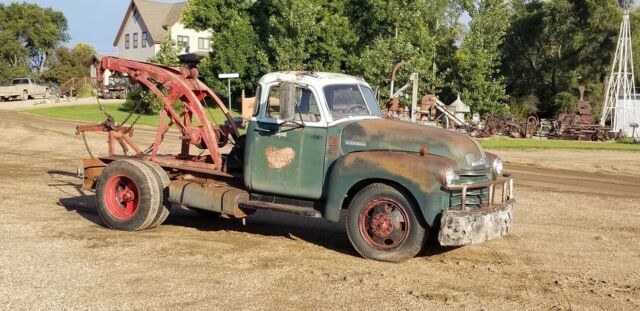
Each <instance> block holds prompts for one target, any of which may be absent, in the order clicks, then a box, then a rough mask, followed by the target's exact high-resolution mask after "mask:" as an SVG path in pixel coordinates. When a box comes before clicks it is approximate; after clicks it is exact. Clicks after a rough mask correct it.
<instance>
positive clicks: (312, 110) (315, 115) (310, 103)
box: [267, 86, 322, 122]
mask: <svg viewBox="0 0 640 311" xmlns="http://www.w3.org/2000/svg"><path fill="white" fill-rule="evenodd" d="M295 100H296V106H297V107H298V109H297V111H296V119H299V118H300V117H301V118H302V120H301V121H304V122H319V121H320V120H321V119H322V118H321V117H320V109H319V108H318V101H317V100H316V97H315V95H314V94H313V92H312V91H311V90H310V89H307V88H302V87H298V88H296V96H295ZM267 114H268V115H269V117H270V118H273V119H279V118H280V87H279V86H273V87H271V89H270V90H269V98H268V99H267Z"/></svg>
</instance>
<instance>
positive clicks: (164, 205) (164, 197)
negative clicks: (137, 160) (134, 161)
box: [141, 161, 171, 228]
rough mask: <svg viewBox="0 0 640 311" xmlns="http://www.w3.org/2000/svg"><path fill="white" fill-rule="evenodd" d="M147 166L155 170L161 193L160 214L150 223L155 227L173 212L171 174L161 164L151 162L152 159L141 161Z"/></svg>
mask: <svg viewBox="0 0 640 311" xmlns="http://www.w3.org/2000/svg"><path fill="white" fill-rule="evenodd" d="M141 162H142V163H143V164H144V165H145V166H147V167H148V168H149V169H151V171H152V172H153V175H154V177H155V179H156V180H157V181H158V193H160V202H158V214H156V217H155V218H154V219H153V221H152V222H151V225H149V228H155V227H157V226H159V225H161V224H162V223H164V221H165V220H167V217H169V212H171V202H169V183H171V180H169V175H167V172H165V171H164V169H163V168H162V167H160V165H158V164H156V163H153V162H150V161H141Z"/></svg>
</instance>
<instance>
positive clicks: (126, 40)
mask: <svg viewBox="0 0 640 311" xmlns="http://www.w3.org/2000/svg"><path fill="white" fill-rule="evenodd" d="M129 39H130V37H129V34H126V35H124V48H125V49H129V44H130V43H129Z"/></svg>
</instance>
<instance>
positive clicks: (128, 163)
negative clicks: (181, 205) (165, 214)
mask: <svg viewBox="0 0 640 311" xmlns="http://www.w3.org/2000/svg"><path fill="white" fill-rule="evenodd" d="M157 185H158V181H157V180H156V178H155V175H154V173H153V172H152V170H151V169H150V168H148V167H147V166H146V165H145V164H144V163H142V162H141V161H136V160H129V159H127V160H117V161H114V162H111V163H109V165H107V167H106V168H105V169H104V171H103V172H102V175H100V178H98V183H97V186H96V201H97V206H98V214H99V215H100V218H101V219H102V221H103V222H104V223H105V225H106V226H107V227H109V228H112V229H116V230H124V231H138V230H142V229H146V228H148V227H149V225H150V224H151V222H152V221H153V220H154V219H155V217H156V215H157V214H158V206H159V204H160V203H159V202H160V193H159V192H158V189H159V188H158V186H157Z"/></svg>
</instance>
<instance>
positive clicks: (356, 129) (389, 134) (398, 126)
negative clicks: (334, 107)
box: [341, 119, 487, 169]
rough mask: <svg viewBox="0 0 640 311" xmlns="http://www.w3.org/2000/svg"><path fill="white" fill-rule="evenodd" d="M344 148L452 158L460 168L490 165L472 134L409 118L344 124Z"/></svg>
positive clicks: (347, 150)
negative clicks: (422, 152) (417, 122)
mask: <svg viewBox="0 0 640 311" xmlns="http://www.w3.org/2000/svg"><path fill="white" fill-rule="evenodd" d="M341 126H342V127H343V129H342V145H341V148H342V151H343V152H344V153H345V154H346V153H350V152H356V151H365V150H395V151H406V152H414V153H419V152H420V149H421V148H422V146H423V145H425V144H426V145H427V146H428V153H429V154H431V155H437V156H441V157H446V158H449V159H451V160H453V161H455V162H456V163H457V169H478V168H486V165H487V163H486V159H485V153H484V151H483V150H482V148H481V147H480V146H479V145H478V143H477V142H476V141H475V140H474V139H473V138H471V137H468V136H465V135H462V134H459V133H456V132H453V131H448V130H444V129H441V128H437V127H433V126H426V125H419V124H415V123H411V122H406V121H399V120H388V119H369V120H358V121H352V122H347V123H342V124H341Z"/></svg>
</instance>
